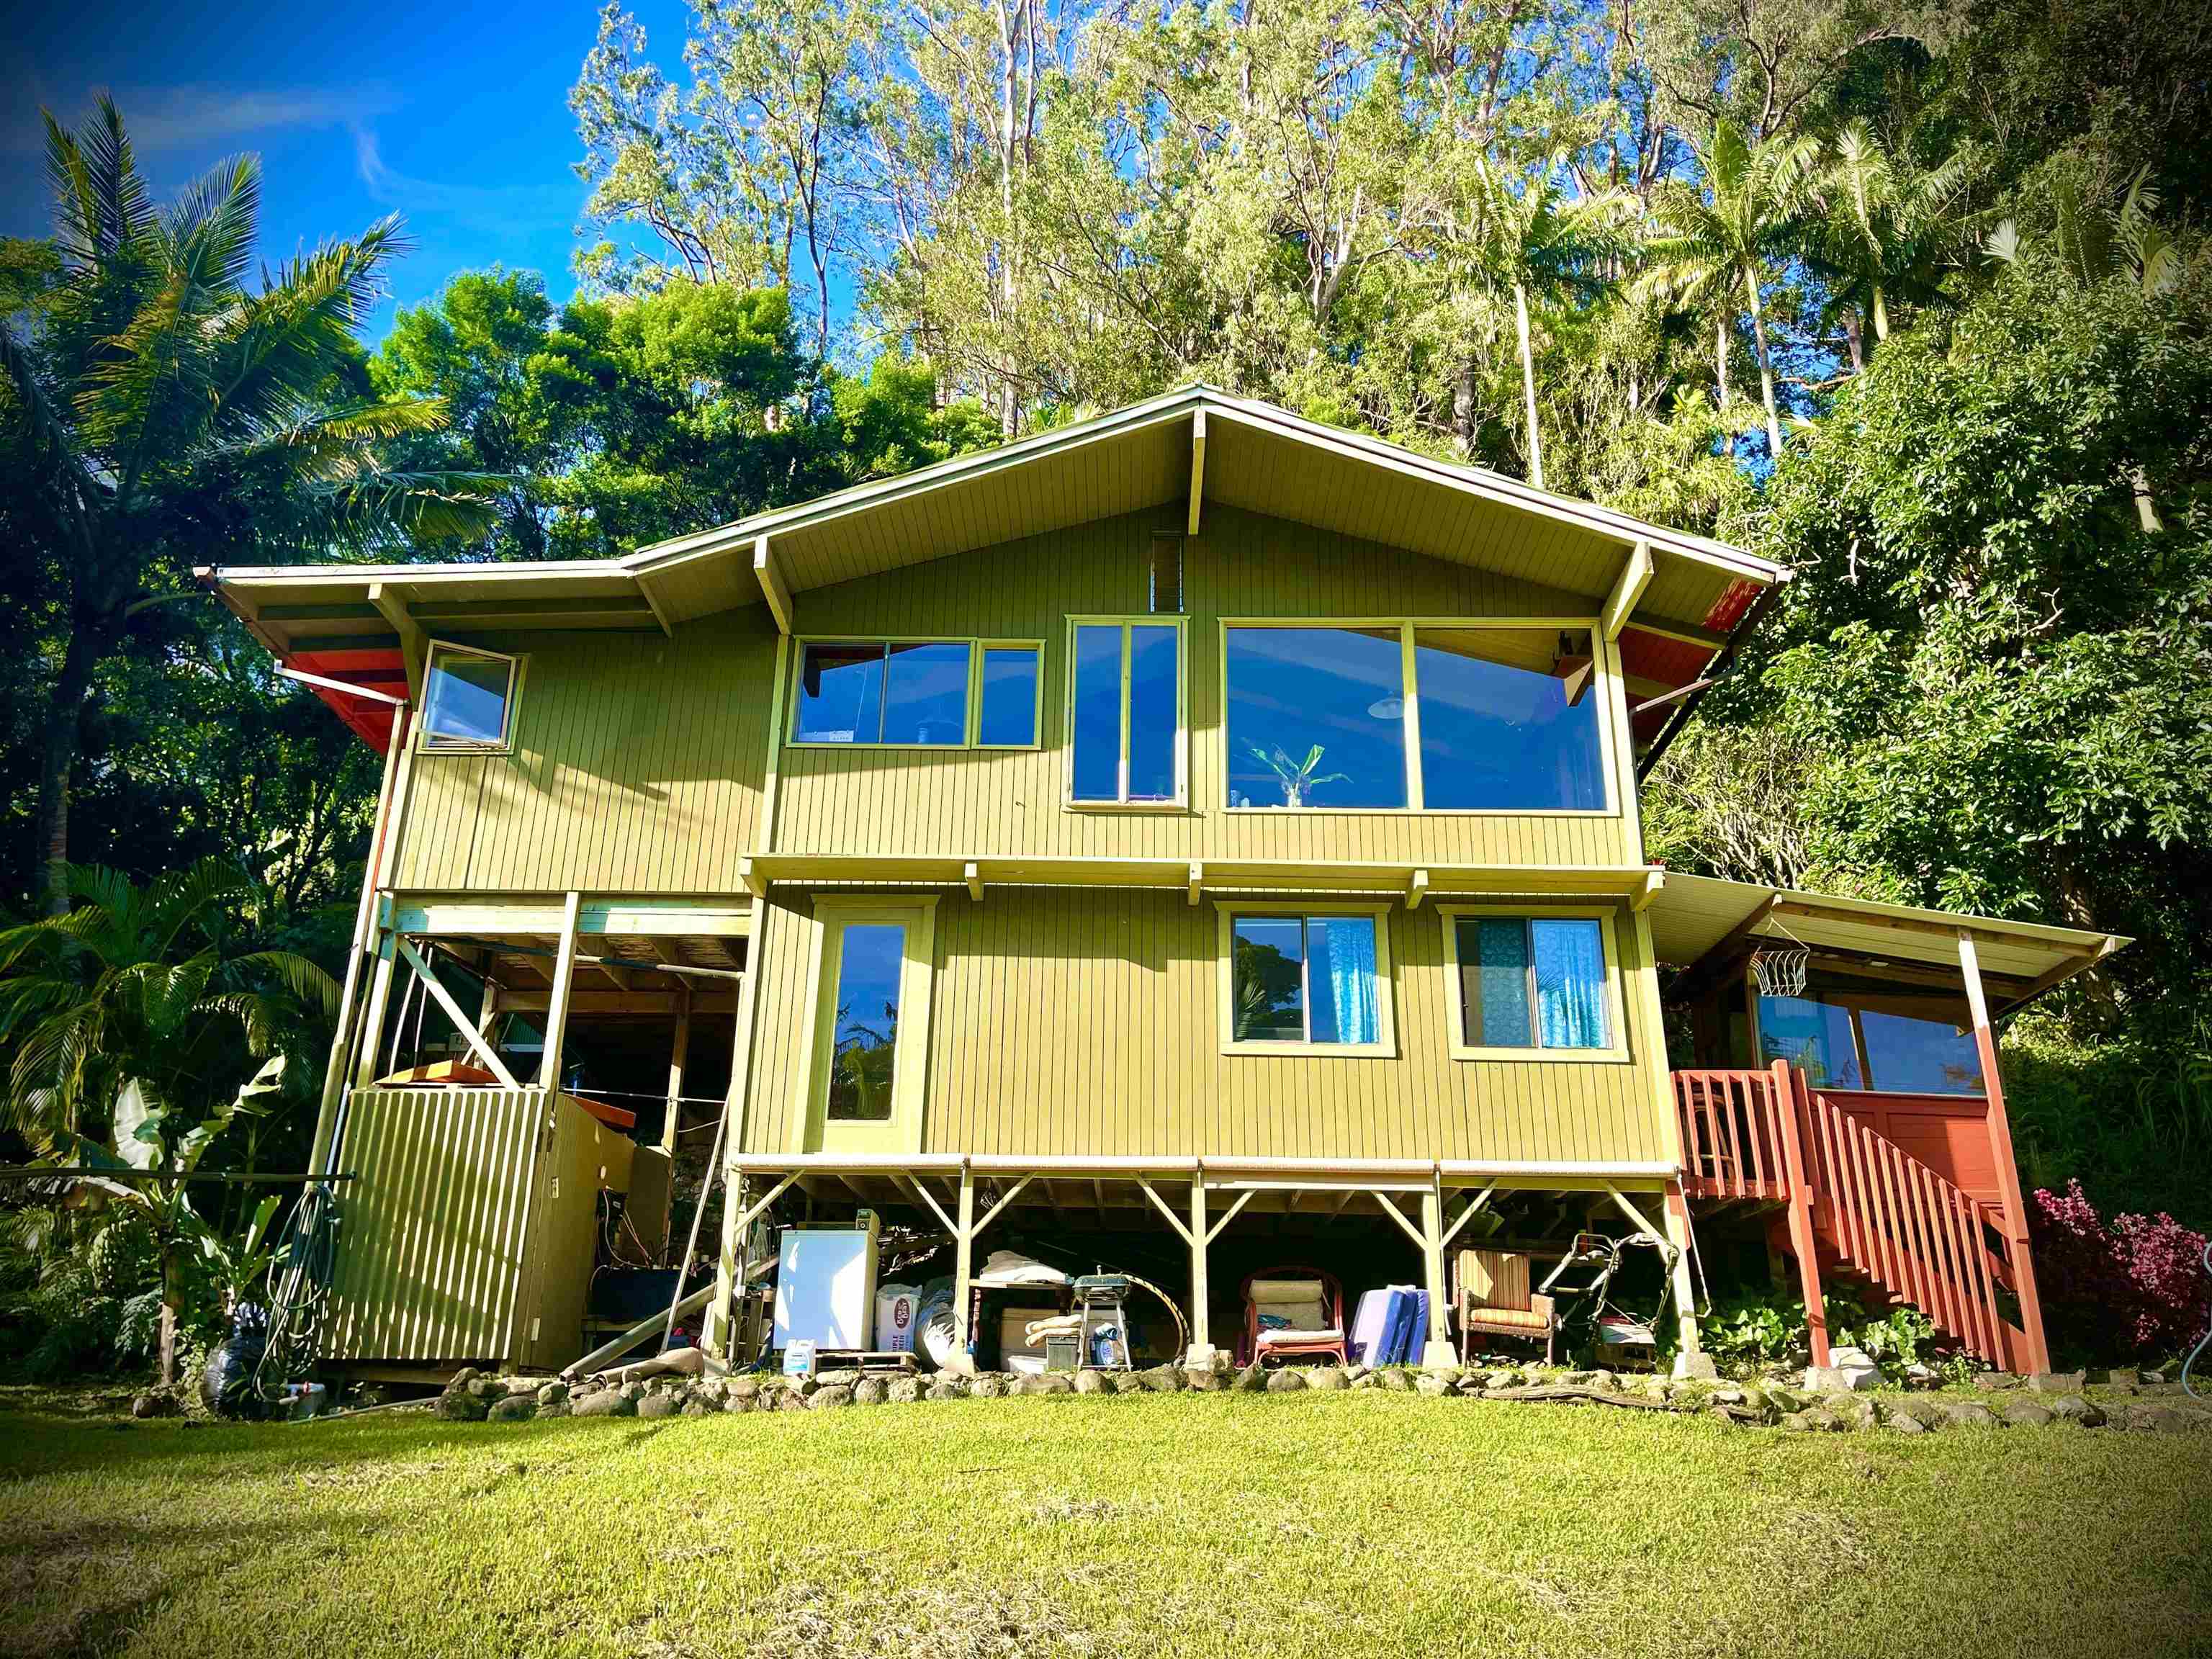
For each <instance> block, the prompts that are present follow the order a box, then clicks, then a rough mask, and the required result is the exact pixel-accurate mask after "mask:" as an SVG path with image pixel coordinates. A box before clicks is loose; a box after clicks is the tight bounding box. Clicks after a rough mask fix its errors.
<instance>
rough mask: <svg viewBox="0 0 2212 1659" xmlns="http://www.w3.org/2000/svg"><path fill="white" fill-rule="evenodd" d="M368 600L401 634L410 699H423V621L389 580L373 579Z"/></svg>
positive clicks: (425, 653) (424, 651) (426, 643)
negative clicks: (413, 612)
mask: <svg viewBox="0 0 2212 1659" xmlns="http://www.w3.org/2000/svg"><path fill="white" fill-rule="evenodd" d="M368 602H369V603H370V604H371V605H374V606H375V607H376V610H377V614H378V615H379V616H380V617H383V618H384V620H385V621H386V622H388V623H391V624H392V632H393V633H395V634H397V635H399V656H400V660H401V661H402V662H403V663H404V664H405V665H406V668H407V696H408V697H409V699H410V701H412V702H421V701H422V670H423V659H424V657H425V656H426V655H427V654H428V642H427V641H425V639H424V637H423V634H422V624H421V623H417V622H416V620H415V618H414V617H413V616H412V615H411V614H410V612H409V611H408V609H407V596H406V595H405V594H404V593H402V592H399V590H398V589H397V588H395V587H393V586H392V585H391V584H390V583H389V582H371V583H370V584H369V585H368Z"/></svg>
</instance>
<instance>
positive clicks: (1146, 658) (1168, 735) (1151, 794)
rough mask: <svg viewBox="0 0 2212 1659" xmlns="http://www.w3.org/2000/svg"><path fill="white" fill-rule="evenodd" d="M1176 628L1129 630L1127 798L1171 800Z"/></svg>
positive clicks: (1177, 676) (1178, 670)
mask: <svg viewBox="0 0 2212 1659" xmlns="http://www.w3.org/2000/svg"><path fill="white" fill-rule="evenodd" d="M1176 655H1177V653H1176V630H1175V629H1172V628H1162V627H1158V626H1153V625H1150V624H1147V625H1144V626H1139V627H1135V628H1132V629H1130V630H1129V799H1131V800H1173V799H1175V798H1176V719H1177V702H1178V696H1177V691H1178V688H1179V687H1180V686H1181V684H1182V668H1181V665H1180V664H1178V663H1177V661H1176Z"/></svg>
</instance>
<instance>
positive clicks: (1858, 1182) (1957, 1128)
mask: <svg viewBox="0 0 2212 1659" xmlns="http://www.w3.org/2000/svg"><path fill="white" fill-rule="evenodd" d="M1674 1102H1675V1109H1676V1112H1677V1115H1678V1116H1679V1118H1680V1124H1681V1131H1682V1162H1683V1171H1682V1185H1683V1190H1684V1193H1685V1194H1686V1196H1687V1197H1688V1198H1689V1199H1690V1200H1691V1201H1692V1202H1693V1203H1700V1204H1703V1205H1704V1206H1706V1207H1707V1208H1709V1209H1712V1208H1718V1207H1721V1206H1727V1205H1731V1204H1740V1203H1756V1204H1761V1205H1770V1206H1780V1207H1781V1208H1783V1209H1784V1211H1785V1212H1787V1214H1786V1220H1787V1234H1788V1238H1789V1252H1790V1255H1793V1256H1795V1257H1796V1259H1797V1265H1798V1272H1799V1274H1800V1277H1801V1280H1802V1284H1803V1286H1804V1291H1805V1303H1806V1307H1807V1310H1808V1314H1809V1316H1810V1318H1811V1322H1812V1337H1813V1352H1814V1363H1815V1364H1826V1362H1827V1347H1828V1341H1827V1329H1826V1318H1825V1316H1824V1313H1823V1310H1822V1308H1821V1303H1820V1270H1821V1267H1822V1264H1823V1263H1826V1265H1828V1266H1829V1267H1831V1268H1840V1269H1842V1270H1844V1271H1847V1272H1850V1273H1854V1274H1856V1275H1857V1276H1858V1277H1859V1278H1861V1279H1865V1280H1866V1281H1867V1282H1868V1283H1869V1284H1870V1285H1873V1286H1875V1289H1876V1290H1877V1291H1881V1292H1882V1293H1884V1294H1886V1295H1887V1296H1888V1297H1892V1298H1893V1299H1895V1300H1898V1301H1901V1302H1906V1303H1910V1304H1912V1305H1913V1306H1915V1307H1917V1308H1918V1309H1919V1310H1921V1311H1922V1312H1923V1313H1924V1314H1926V1315H1927V1316H1928V1317H1929V1319H1930V1320H1932V1321H1933V1322H1935V1324H1936V1327H1937V1328H1938V1329H1940V1330H1942V1332H1944V1333H1945V1334H1948V1336H1950V1337H1952V1338H1953V1339H1954V1340H1956V1341H1957V1342H1959V1343H1960V1346H1964V1347H1966V1348H1967V1349H1968V1350H1970V1351H1971V1352H1974V1353H1977V1354H1978V1355H1980V1356H1981V1357H1982V1358H1984V1359H1986V1360H1988V1361H1990V1363H1991V1364H1996V1365H2000V1366H2003V1367H2006V1368H2008V1369H2010V1370H2031V1369H2040V1368H2041V1367H2040V1364H2039V1361H2040V1357H2041V1351H2042V1341H2041V1334H2040V1333H2039V1332H2036V1333H2033V1334H2031V1332H2030V1331H2029V1330H2028V1329H2027V1328H2024V1327H2023V1326H2022V1325H2021V1324H2016V1323H2015V1322H2013V1320H2012V1319H2011V1318H2010V1317H2008V1307H2009V1306H2011V1305H2012V1303H2011V1297H2010V1294H2009V1292H2010V1289H2011V1287H2012V1285H2014V1284H2015V1277H2016V1276H2015V1271H2014V1267H2015V1264H2014V1263H2013V1262H2012V1261H2009V1260H2008V1258H2007V1256H2006V1255H2004V1254H2002V1253H2001V1252H2000V1250H1999V1249H1996V1248H1993V1243H2001V1242H2002V1240H2003V1239H2004V1238H2006V1237H2008V1236H2015V1237H2024V1236H2025V1235H2024V1231H2020V1230H2016V1229H2014V1228H2011V1227H2008V1226H2006V1225H2004V1223H2005V1220H2006V1218H2005V1217H2004V1216H2003V1214H2002V1203H2003V1200H2002V1196H2001V1193H2002V1186H2003V1182H2002V1179H2001V1175H2002V1172H2001V1171H2000V1170H1999V1169H1998V1167H1997V1160H1998V1158H1999V1157H2000V1156H2002V1157H2003V1158H2005V1159H2006V1160H2007V1161H2009V1158H2010V1154H2011V1149H2010V1147H2009V1146H2006V1147H2003V1148H2002V1149H2000V1148H1999V1147H1998V1146H1996V1138H1995V1135H1994V1134H1993V1133H1992V1126H1991V1125H1990V1122H1989V1120H1988V1116H1987V1111H1986V1108H1985V1106H1984V1103H1982V1102H1981V1101H1978V1100H1973V1099H1964V1098H1950V1097H1939V1096H1920V1095H1871V1094H1866V1093H1863V1092H1859V1091H1816V1090H1814V1089H1812V1088H1811V1087H1809V1086H1808V1085H1807V1083H1806V1080H1805V1076H1804V1073H1802V1072H1799V1071H1797V1070H1796V1069H1795V1068H1794V1067H1792V1066H1789V1065H1787V1064H1785V1063H1784V1062H1780V1061H1778V1062H1776V1063H1775V1064H1774V1065H1773V1066H1769V1067H1767V1068H1766V1069H1765V1070H1763V1071H1692V1072H1677V1073H1674ZM1916 1154H1917V1155H1916Z"/></svg>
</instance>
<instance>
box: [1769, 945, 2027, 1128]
mask: <svg viewBox="0 0 2212 1659" xmlns="http://www.w3.org/2000/svg"><path fill="white" fill-rule="evenodd" d="M1744 984H1745V987H1746V989H1747V994H1748V995H1749V996H1750V998H1751V1000H1752V1019H1751V1042H1752V1050H1751V1051H1752V1053H1753V1054H1755V1055H1758V1056H1759V1065H1760V1066H1771V1065H1772V1064H1773V1063H1774V1061H1775V1060H1776V1059H1778V1058H1780V1056H1776V1055H1770V1054H1767V1052H1766V1022H1765V1018H1763V1016H1764V1014H1765V1009H1764V1007H1763V1006H1761V1005H1763V1004H1764V1003H1765V1002H1766V1001H1767V1000H1768V998H1767V997H1766V994H1765V993H1764V992H1762V991H1761V990H1760V989H1759V986H1758V984H1757V982H1756V981H1753V979H1752V978H1751V976H1750V975H1749V974H1748V973H1747V974H1746V975H1745V976H1744ZM1812 988H1816V989H1819V990H1820V996H1814V997H1805V996H1798V997H1791V998H1788V999H1784V1000H1788V1001H1793V1002H1798V1001H1814V1002H1818V1003H1820V1006H1823V1007H1829V1008H1834V1009H1837V1010H1838V1011H1840V1012H1843V1013H1844V1014H1847V1015H1848V1016H1849V1017H1850V1021H1849V1023H1850V1030H1851V1058H1852V1059H1853V1060H1854V1061H1856V1062H1857V1066H1858V1068H1859V1080H1860V1086H1859V1087H1858V1088H1856V1089H1849V1088H1845V1087H1844V1086H1843V1085H1841V1084H1830V1085H1824V1087H1825V1088H1826V1091H1827V1092H1828V1093H1830V1094H1838V1095H1889V1096H1893V1097H1897V1098H1899V1099H1901V1100H1963V1101H1970V1102H1978V1103H1982V1104H1984V1105H1986V1104H1987V1103H1988V1101H1989V1097H1990V1096H1989V1086H1990V1085H1989V1079H1988V1078H1987V1077H1984V1078H1983V1079H1982V1080H1981V1081H1982V1086H1981V1088H1980V1090H1979V1091H1948V1090H1942V1089H1885V1088H1881V1087H1878V1086H1876V1085H1875V1082H1874V1055H1873V1051H1872V1050H1871V1048H1869V1046H1868V1043H1867V1040H1866V1025H1865V1022H1864V1017H1865V1016H1866V1015H1867V1014H1869V1013H1877V1014H1891V1015H1893V1017H1895V1018H1904V1019H1923V1016H1920V1015H1917V1014H1903V1015H1899V1014H1897V1013H1896V1011H1895V1010H1894V1009H1889V1008H1875V1007H1870V1006H1869V1005H1868V1004H1867V1003H1866V1002H1865V1001H1864V1000H1863V999H1862V998H1861V997H1857V996H1854V995H1853V994H1851V993H1850V992H1848V991H1842V992H1838V991H1833V990H1828V989H1826V988H1825V987H1812ZM1866 994H1867V995H1873V996H1879V995H1881V994H1882V993H1881V992H1880V991H1878V990H1876V991H1869V992H1868V993H1866ZM1821 997H1836V998H1838V999H1840V1000H1837V1001H1833V1002H1826V1001H1822V1000H1821ZM1968 1012H1969V1018H1968V1019H1967V1021H1966V1022H1964V1023H1961V1024H1958V1025H1955V1026H1953V1027H1952V1029H1953V1030H1955V1031H1956V1032H1957V1033H1958V1034H1959V1035H1960V1036H1969V1037H1970V1036H1972V1034H1973V1025H1972V1016H1971V1012H1970V1011H1968ZM1923 1023H1924V1024H1929V1025H1942V1024H1945V1023H1946V1022H1944V1021H1942V1020H1935V1019H1923ZM1980 1059H1981V1056H1980V1054H1979V1052H1978V1051H1977V1053H1976V1054H1975V1062H1976V1064H1977V1065H1979V1063H1980ZM1793 1063H1794V1062H1793Z"/></svg>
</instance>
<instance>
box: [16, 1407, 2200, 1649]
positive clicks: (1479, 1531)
mask: <svg viewBox="0 0 2212 1659" xmlns="http://www.w3.org/2000/svg"><path fill="white" fill-rule="evenodd" d="M0 1574H4V1578H0V1602H4V1604H5V1605H6V1607H8V1609H9V1613H8V1617H7V1618H6V1619H5V1620H3V1621H0V1648H4V1650H6V1651H10V1652H21V1653H38V1654H64V1653H92V1652H112V1651H122V1652H133V1653H137V1652H143V1653H149V1654H161V1655H165V1656H169V1655H190V1654H213V1655H220V1656H224V1659H229V1656H244V1655H252V1654H264V1653H265V1654H276V1655H283V1656H286V1659H298V1656H303V1655H319V1654H332V1655H336V1654H348V1653H360V1652H404V1653H410V1654H422V1655H443V1654H486V1655H501V1656H506V1655H523V1654H564V1655H565V1654H592V1655H598V1654H605V1655H623V1656H647V1659H688V1656H693V1655H700V1656H705V1655H727V1654H740V1653H757V1654H770V1655H778V1656H781V1655H791V1656H794V1659H795V1656H800V1655H807V1656H834V1655H843V1654H865V1655H879V1654H880V1655H886V1656H888V1655H894V1654H896V1655H915V1656H928V1659H967V1656H983V1655H1001V1654H1004V1655H1014V1654H1024V1655H1027V1654H1048V1653H1051V1654H1057V1653H1070V1654H1090V1655H1099V1656H1109V1655H1111V1656H1119V1655H1127V1654H1146V1653H1159V1652H1169V1651H1173V1652H1177V1653H1198V1654H1232V1653H1233V1654H1237V1655H1239V1656H1249V1655H1251V1654H1254V1653H1261V1654H1265V1655H1268V1656H1276V1655H1290V1654H1308V1653H1310V1654H1343V1653H1351V1652H1359V1651H1373V1652H1379V1653H1392V1654H1399V1653H1412V1654H1429V1653H1435V1654H1444V1653H1452V1654H1468V1655H1480V1656H1489V1655H1494V1654H1506V1653H1513V1654H1521V1653H1528V1654H1559V1655H1572V1656H1583V1655H1591V1654H1615V1653H1617V1654H1627V1655H1639V1656H1640V1655H1658V1654H1669V1655H1673V1654H1693V1653H1694V1654H1724V1655H1739V1654H1753V1653H1776V1654H1784V1653H1786V1654H1800V1653H1808V1654H1809V1653H1832V1654H1839V1655H1868V1654H1908V1653H1909V1654H1925V1655H1930V1656H1944V1659H1953V1656H1960V1655H1968V1654H1993V1653H2008V1654H2009V1653H2037V1654H2052V1653H2057V1654H2068V1655H2075V1654H2107V1653H2109V1654H2125V1655H2128V1656H2130V1659H2143V1656H2153V1655H2164V1654H2169V1653H2176V1652H2185V1651H2190V1650H2208V1648H2212V1434H2205V1433H2201V1432H2200V1433H2194V1434H2189V1435H2171V1434H2139V1433H2137V1434H2124V1433H2120V1432H2117V1431H2084V1430H2077V1429H2071V1428H2067V1427H2064V1426H2063V1425H2054V1426H2053V1427H2051V1428H2047V1429H2010V1430H2006V1431H2002V1432H1996V1431H1980V1432H1977V1431H1949V1432H1946V1433H1942V1434H1936V1435H1928V1436H1923V1437H1917V1438H1913V1439H1906V1438H1904V1437H1898V1436H1895V1435H1893V1434H1891V1433H1888V1432H1887V1431H1874V1432H1869V1433H1863V1434H1857V1435H1789V1434H1783V1433H1779V1432H1775V1431H1762V1430H1730V1429H1728V1428H1725V1427H1723V1426H1722V1425H1717V1424H1715V1423H1711V1422H1709V1421H1705V1420H1700V1419H1679V1418H1662V1417H1659V1416H1657V1415H1656V1414H1650V1415H1647V1414H1645V1413H1630V1412H1619V1411H1608V1410H1604V1409H1601V1408H1570V1407H1550V1406H1500V1405H1485V1404H1480V1403H1476V1402H1472V1401H1459V1400H1428V1399H1423V1398H1419V1397H1418V1396H1413V1395H1399V1394H1386V1393H1380V1392H1377V1393H1357V1394H1339V1395H1326V1396H1323V1395H1291V1396H1281V1397H1279V1396H1270V1395H1205V1396H1197V1395H1182V1396H1145V1397H1141V1398H1133V1399H1114V1398H1106V1399H1095V1400H1094V1399H1031V1400H1011V1401H966V1402H962V1403H957V1404H945V1405H936V1406H930V1405H923V1406H911V1407H875V1408H872V1409H864V1408H855V1409H850V1410H846V1411H841V1412H834V1413H803V1414H802V1413H781V1414H774V1415H748V1416H726V1417H717V1418H708V1419H670V1420H666V1421H661V1422H642V1421H639V1420H636V1419H603V1420H588V1421H574V1420H569V1421H560V1422H549V1423H537V1424H530V1425H521V1426H518V1427H506V1426H500V1425H483V1424H468V1425H452V1424H437V1423H433V1422H430V1421H428V1420H426V1419H422V1418H420V1417H416V1416H414V1415H413V1414H411V1413H410V1414H408V1415H406V1416H404V1417H399V1418H394V1417H382V1418H380V1417H374V1416H372V1417H368V1418H362V1419H353V1420H348V1421H341V1422H335V1423H325V1424H312V1425H290V1426H281V1427H263V1428H245V1427H232V1426H223V1427H203V1428H191V1429H187V1428H185V1427H184V1426H183V1425H179V1424H174V1423H160V1424H147V1425H136V1426H130V1427H125V1428H122V1429H118V1428H115V1427H112V1426H107V1425H100V1424H94V1423H89V1422H67V1421H63V1420H60V1419H52V1418H41V1417H32V1416H12V1417H0Z"/></svg>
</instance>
